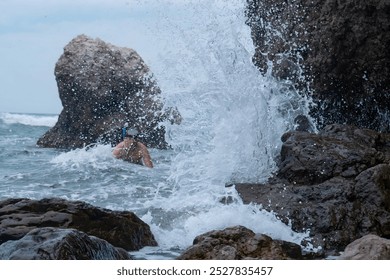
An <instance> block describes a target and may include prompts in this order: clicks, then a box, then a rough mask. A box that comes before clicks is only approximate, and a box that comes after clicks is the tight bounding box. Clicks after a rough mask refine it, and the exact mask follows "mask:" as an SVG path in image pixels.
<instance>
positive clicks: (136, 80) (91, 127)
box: [38, 35, 180, 148]
mask: <svg viewBox="0 0 390 280" xmlns="http://www.w3.org/2000/svg"><path fill="white" fill-rule="evenodd" d="M55 77H56V81H57V85H58V92H59V96H60V99H61V102H62V105H63V110H62V112H61V114H60V116H59V119H58V122H57V124H56V125H55V126H54V127H53V128H52V129H51V130H49V131H48V132H47V133H46V134H45V135H44V136H43V137H41V139H39V141H38V145H40V146H43V147H55V148H78V147H83V146H85V145H88V144H91V143H96V142H98V141H103V142H112V143H114V142H117V141H118V138H120V135H121V133H120V129H121V128H122V126H123V125H124V124H125V123H128V124H129V126H130V127H134V128H137V129H138V131H140V132H142V135H143V136H144V137H143V139H141V140H142V141H143V142H145V144H147V145H148V146H150V147H156V148H165V147H166V146H167V143H166V141H165V138H164V134H165V131H164V127H161V126H160V123H161V122H162V121H163V120H164V119H166V118H168V115H169V114H171V115H175V116H176V117H177V118H180V117H179V114H178V112H175V111H174V110H172V109H171V110H170V111H169V110H168V111H167V110H164V111H163V106H164V103H163V100H162V98H161V91H160V89H159V87H158V86H157V84H156V81H155V80H154V78H153V75H152V74H151V72H150V70H149V68H148V67H147V65H146V64H145V63H144V61H143V60H142V58H141V57H140V56H139V55H138V54H137V53H136V52H135V51H134V50H132V49H130V48H122V47H117V46H114V45H111V44H109V43H106V42H104V41H102V40H100V39H92V38H89V37H87V36H85V35H80V36H77V37H76V38H74V39H73V40H72V41H71V42H70V43H69V44H68V45H66V46H65V48H64V53H63V54H62V55H61V57H60V58H59V60H58V61H57V63H56V66H55ZM172 122H173V121H172Z"/></svg>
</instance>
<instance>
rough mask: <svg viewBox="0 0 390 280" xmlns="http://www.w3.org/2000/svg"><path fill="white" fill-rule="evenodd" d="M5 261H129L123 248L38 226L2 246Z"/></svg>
mask: <svg viewBox="0 0 390 280" xmlns="http://www.w3.org/2000/svg"><path fill="white" fill-rule="evenodd" d="M0 259H2V260H130V259H131V257H130V256H129V254H128V253H127V252H126V251H125V250H124V249H122V248H115V247H114V246H112V245H111V244H109V243H108V242H107V241H105V240H102V239H100V238H96V237H94V236H88V235H87V234H85V233H83V232H80V231H77V230H75V229H59V228H51V227H44V228H37V229H33V230H31V231H30V232H29V233H27V234H26V235H25V236H23V238H21V239H19V240H10V241H7V242H5V243H3V244H1V245H0Z"/></svg>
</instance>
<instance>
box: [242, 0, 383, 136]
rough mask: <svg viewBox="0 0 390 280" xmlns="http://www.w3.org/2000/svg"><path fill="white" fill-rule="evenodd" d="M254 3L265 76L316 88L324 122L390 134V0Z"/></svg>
mask: <svg viewBox="0 0 390 280" xmlns="http://www.w3.org/2000/svg"><path fill="white" fill-rule="evenodd" d="M247 2H248V9H247V15H248V24H249V26H250V27H251V30H252V38H253V41H254V44H255V47H256V51H255V55H254V59H253V60H254V63H255V64H256V65H257V66H258V68H259V69H260V70H261V71H262V72H263V73H265V72H267V71H271V72H272V73H273V75H274V76H275V77H277V78H279V79H281V80H289V81H290V82H292V83H293V85H294V86H295V87H298V88H300V89H301V90H302V91H307V89H308V88H309V90H308V91H309V93H310V94H311V95H312V96H313V97H314V100H315V101H316V103H317V104H318V106H317V107H314V108H313V110H312V112H313V114H314V115H315V116H316V117H317V119H318V121H319V122H320V123H321V124H323V125H327V124H331V123H347V124H353V125H356V126H359V127H366V128H371V129H375V130H382V131H390V126H389V122H388V116H389V115H390V109H389V108H390V2H389V1H383V0H344V1H338V0H328V1H319V0H314V1H313V0H294V1H285V0H248V1H247ZM270 66H271V67H272V69H269V67H270Z"/></svg>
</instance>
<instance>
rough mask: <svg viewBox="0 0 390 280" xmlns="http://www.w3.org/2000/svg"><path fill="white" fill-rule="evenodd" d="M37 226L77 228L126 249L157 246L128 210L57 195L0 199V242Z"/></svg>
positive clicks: (146, 229) (146, 230) (145, 226)
mask: <svg viewBox="0 0 390 280" xmlns="http://www.w3.org/2000/svg"><path fill="white" fill-rule="evenodd" d="M41 227H58V228H73V229H77V230H79V231H82V232H85V233H86V234H88V235H93V236H96V237H98V238H101V239H104V240H106V241H107V242H109V243H110V244H112V245H114V246H116V247H121V248H124V249H126V250H129V251H132V250H139V249H141V248H142V247H144V246H156V245H157V242H156V240H155V239H154V236H153V234H152V232H151V231H150V228H149V226H148V225H147V224H145V223H144V222H143V221H142V220H141V219H139V218H138V217H137V216H136V215H135V214H134V213H132V212H129V211H112V210H108V209H103V208H99V207H94V206H92V205H90V204H88V203H85V202H81V201H67V200H64V199H59V198H51V199H49V198H45V199H41V200H30V199H7V200H3V201H0V244H2V243H4V242H6V241H8V240H18V239H21V238H22V237H23V236H25V235H26V234H27V233H28V232H30V231H31V230H33V229H35V228H41Z"/></svg>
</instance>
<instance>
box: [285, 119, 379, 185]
mask: <svg viewBox="0 0 390 280" xmlns="http://www.w3.org/2000/svg"><path fill="white" fill-rule="evenodd" d="M282 141H283V146H282V150H281V163H280V168H279V172H278V174H279V176H280V177H281V178H285V179H288V180H289V181H290V182H295V183H299V184H315V183H321V182H324V181H325V180H327V179H330V178H332V177H335V176H339V175H340V176H343V177H353V176H356V175H357V174H359V173H360V172H362V171H363V170H365V169H367V168H369V167H372V166H375V165H377V164H380V163H383V162H384V161H385V155H384V153H383V152H385V151H382V150H383V149H384V143H383V142H381V141H380V134H379V133H378V132H375V131H373V130H369V129H358V128H356V127H353V126H347V125H329V126H326V127H325V128H324V129H323V130H321V131H320V132H319V133H318V134H314V133H308V132H300V131H296V132H288V133H286V134H285V135H283V136H282Z"/></svg>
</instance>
